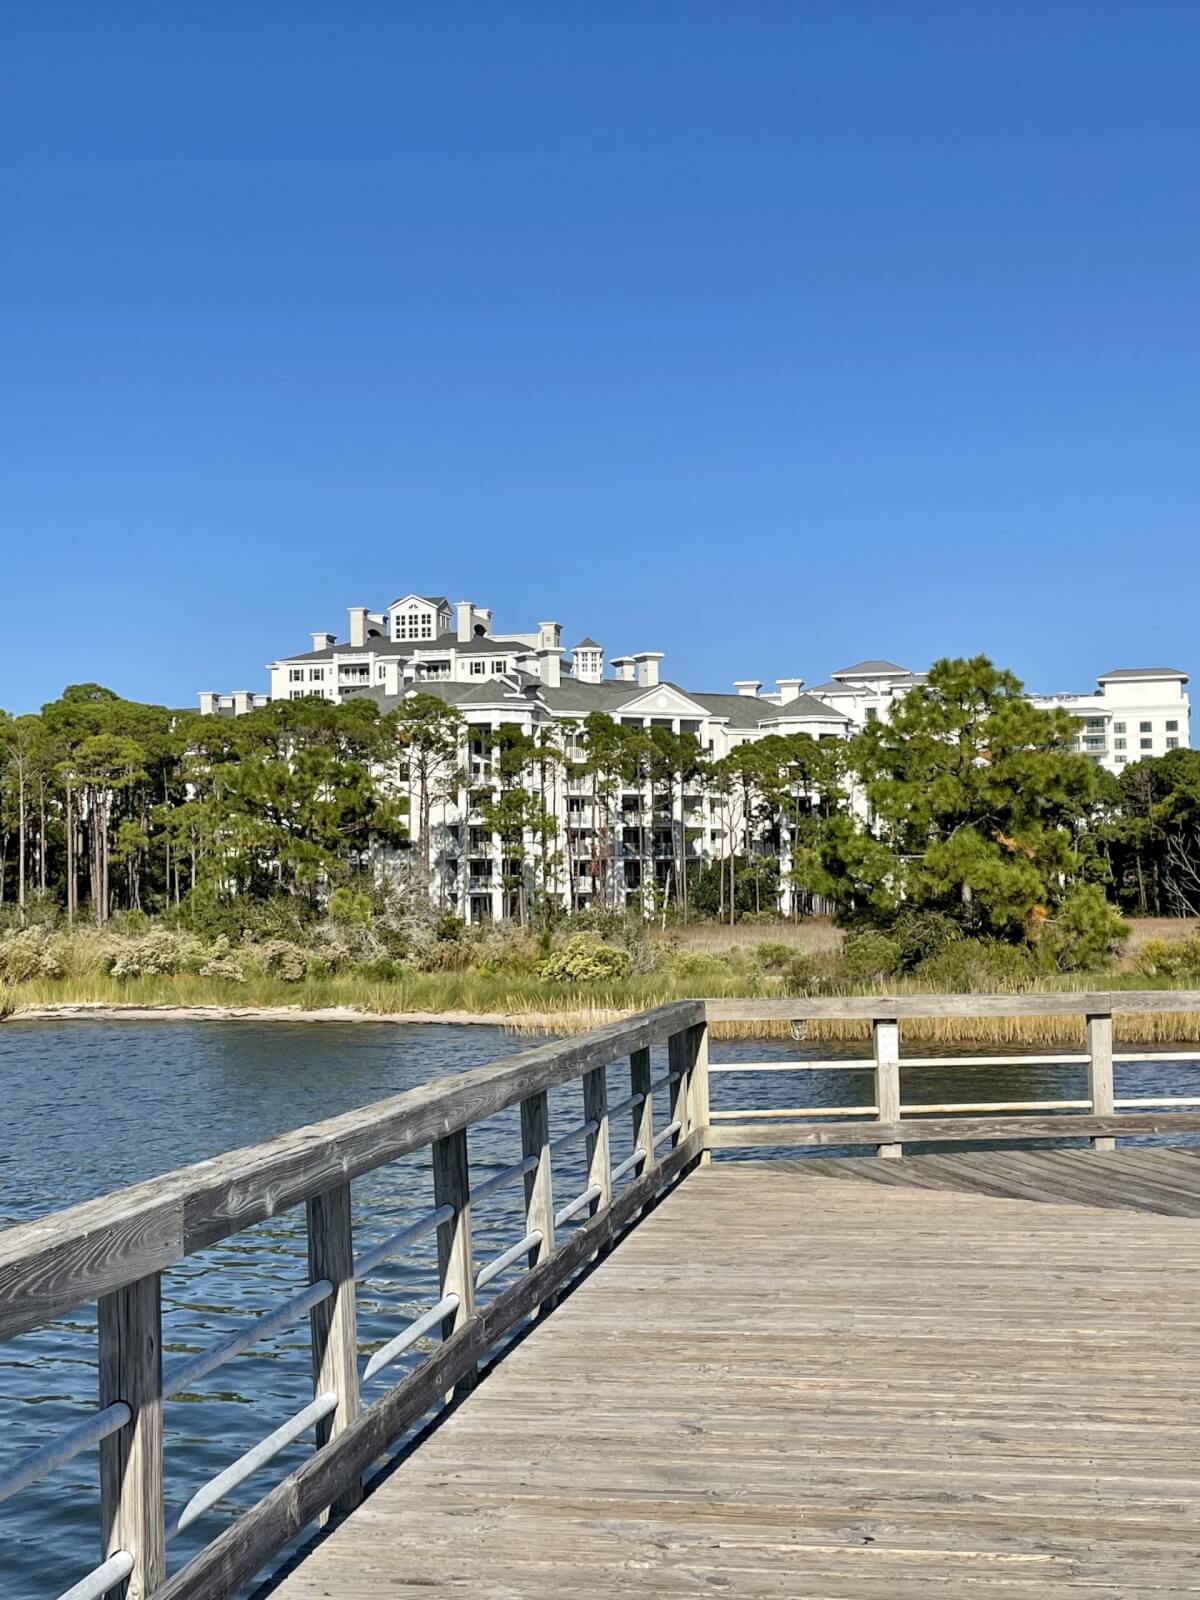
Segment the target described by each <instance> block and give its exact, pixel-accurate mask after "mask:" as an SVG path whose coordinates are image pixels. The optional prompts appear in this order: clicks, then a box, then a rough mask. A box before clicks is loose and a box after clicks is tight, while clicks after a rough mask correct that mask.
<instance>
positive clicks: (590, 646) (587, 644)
mask: <svg viewBox="0 0 1200 1600" xmlns="http://www.w3.org/2000/svg"><path fill="white" fill-rule="evenodd" d="M603 648H604V647H603V645H598V644H597V643H596V641H595V639H593V638H592V637H591V636H590V635H589V636H588V637H587V638H586V639H580V641H579V643H578V644H573V645H572V646H571V649H572V650H602V649H603Z"/></svg>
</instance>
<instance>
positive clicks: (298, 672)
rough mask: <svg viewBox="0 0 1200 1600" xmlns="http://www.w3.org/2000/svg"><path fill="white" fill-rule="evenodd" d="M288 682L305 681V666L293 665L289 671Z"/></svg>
mask: <svg viewBox="0 0 1200 1600" xmlns="http://www.w3.org/2000/svg"><path fill="white" fill-rule="evenodd" d="M288 682H289V683H303V682H304V668H303V667H292V668H291V669H290V670H289V672H288Z"/></svg>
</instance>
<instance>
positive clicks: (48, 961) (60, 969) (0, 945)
mask: <svg viewBox="0 0 1200 1600" xmlns="http://www.w3.org/2000/svg"><path fill="white" fill-rule="evenodd" d="M64 954H65V952H64V949H63V943H62V941H61V940H60V939H58V938H56V937H55V935H54V934H53V933H51V931H50V929H49V928H46V927H33V928H21V929H19V930H18V931H17V932H15V933H8V934H5V935H4V936H3V937H2V938H0V981H3V982H5V983H28V982H29V981H30V979H31V978H61V977H62V976H63V975H64V973H65V972H66V962H65V960H64Z"/></svg>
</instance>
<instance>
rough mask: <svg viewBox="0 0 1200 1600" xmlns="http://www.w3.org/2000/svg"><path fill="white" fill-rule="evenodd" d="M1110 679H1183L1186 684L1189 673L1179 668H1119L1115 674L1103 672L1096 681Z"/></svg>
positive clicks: (1101, 681) (1100, 681)
mask: <svg viewBox="0 0 1200 1600" xmlns="http://www.w3.org/2000/svg"><path fill="white" fill-rule="evenodd" d="M1110 678H1182V679H1183V680H1184V682H1185V683H1186V682H1187V673H1186V672H1180V670H1179V668H1178V667H1117V668H1116V670H1115V671H1113V672H1102V673H1101V674H1100V676H1099V678H1097V680H1096V681H1097V683H1103V682H1104V681H1105V680H1106V679H1110Z"/></svg>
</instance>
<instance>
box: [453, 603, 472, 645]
mask: <svg viewBox="0 0 1200 1600" xmlns="http://www.w3.org/2000/svg"><path fill="white" fill-rule="evenodd" d="M474 621H475V602H474V601H473V600H457V601H455V604H454V630H455V632H456V633H457V635H458V642H459V644H468V643H469V642H470V639H471V625H472V623H473V622H474Z"/></svg>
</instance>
